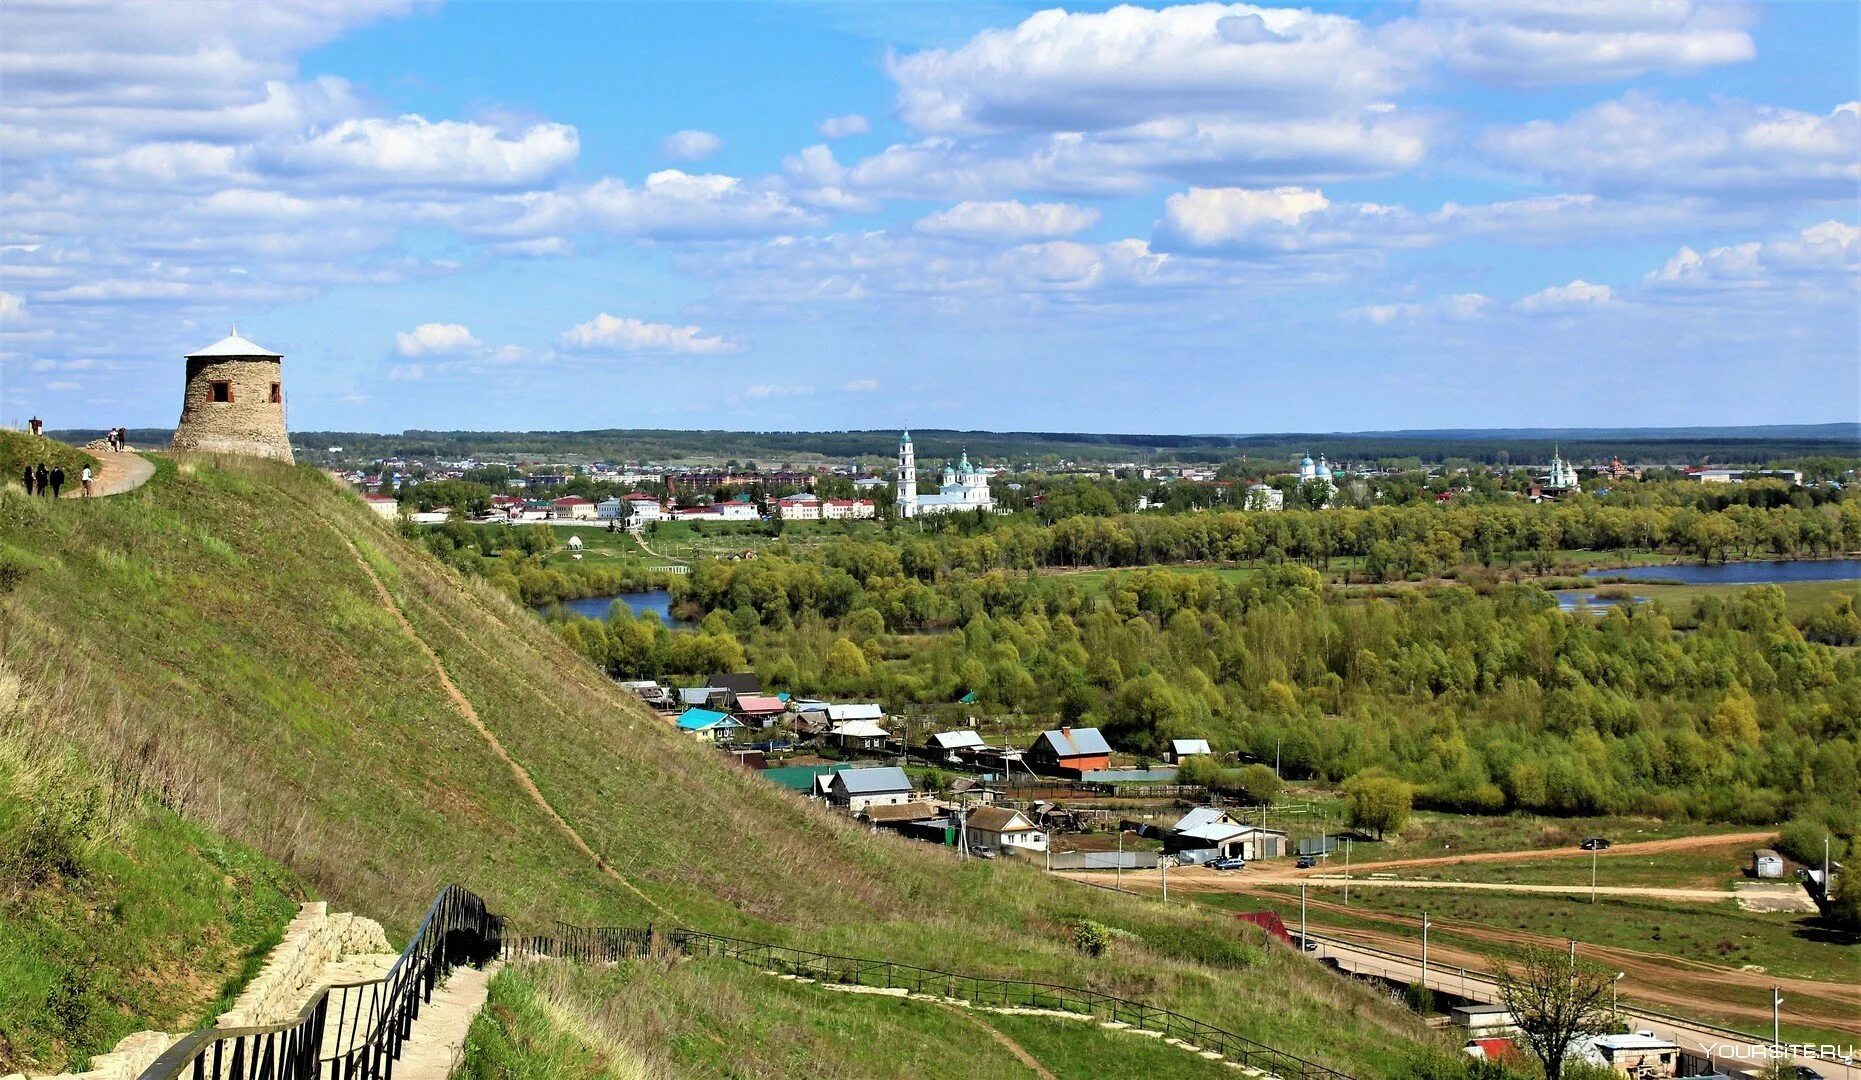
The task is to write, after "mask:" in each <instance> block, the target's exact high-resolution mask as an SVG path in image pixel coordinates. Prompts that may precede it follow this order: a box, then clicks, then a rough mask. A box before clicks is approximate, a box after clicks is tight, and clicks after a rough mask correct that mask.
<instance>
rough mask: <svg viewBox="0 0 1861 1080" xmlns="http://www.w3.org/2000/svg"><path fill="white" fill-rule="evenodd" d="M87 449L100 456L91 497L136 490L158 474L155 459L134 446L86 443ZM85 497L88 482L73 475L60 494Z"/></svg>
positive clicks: (67, 497)
mask: <svg viewBox="0 0 1861 1080" xmlns="http://www.w3.org/2000/svg"><path fill="white" fill-rule="evenodd" d="M84 450H85V452H87V453H89V454H90V455H91V456H92V457H94V458H96V459H97V469H96V471H95V472H93V473H92V474H91V482H90V486H91V497H92V498H98V499H101V498H104V497H106V496H110V495H121V494H123V493H124V492H127V491H134V490H136V489H137V488H139V487H141V486H142V485H144V484H146V483H148V482H149V477H151V476H154V475H155V463H154V462H152V461H150V460H149V459H148V458H145V457H143V456H142V455H141V454H138V453H136V452H135V451H134V450H124V451H122V452H120V453H119V452H116V451H113V450H111V449H110V448H109V447H108V446H107V445H98V444H96V443H92V444H91V445H89V446H86V447H84ZM83 497H84V485H83V484H82V483H80V482H78V480H77V478H76V477H72V478H71V480H70V481H68V482H67V483H66V484H65V490H64V492H63V493H62V494H61V495H60V498H65V499H81V498H83Z"/></svg>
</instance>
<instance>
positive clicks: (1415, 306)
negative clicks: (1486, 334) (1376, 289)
mask: <svg viewBox="0 0 1861 1080" xmlns="http://www.w3.org/2000/svg"><path fill="white" fill-rule="evenodd" d="M1491 304H1492V301H1491V300H1490V299H1489V298H1487V297H1485V296H1482V295H1480V294H1479V293H1456V294H1454V295H1452V296H1443V297H1438V298H1436V299H1434V300H1431V301H1428V302H1426V303H1400V304H1370V305H1368V306H1366V307H1360V308H1355V309H1353V310H1351V311H1349V312H1346V314H1347V315H1348V316H1350V317H1351V318H1354V319H1361V320H1363V321H1365V322H1369V323H1374V324H1375V325H1377V326H1387V325H1389V324H1391V323H1397V322H1424V321H1435V320H1446V321H1449V322H1466V321H1467V320H1469V319H1477V318H1479V317H1480V316H1481V315H1484V314H1485V313H1486V311H1487V309H1488V308H1489V307H1490V306H1491Z"/></svg>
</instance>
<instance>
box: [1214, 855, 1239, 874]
mask: <svg viewBox="0 0 1861 1080" xmlns="http://www.w3.org/2000/svg"><path fill="white" fill-rule="evenodd" d="M1246 865H1247V860H1246V859H1243V858H1241V857H1240V856H1238V855H1230V856H1228V857H1227V858H1225V859H1216V860H1214V861H1213V862H1211V863H1209V864H1208V868H1209V869H1210V870H1239V869H1241V868H1242V867H1245V866H1246Z"/></svg>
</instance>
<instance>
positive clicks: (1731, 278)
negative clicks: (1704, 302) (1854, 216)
mask: <svg viewBox="0 0 1861 1080" xmlns="http://www.w3.org/2000/svg"><path fill="white" fill-rule="evenodd" d="M1858 274H1861V228H1858V227H1856V226H1854V225H1848V224H1845V223H1843V222H1839V221H1825V222H1823V223H1822V224H1820V225H1812V226H1810V227H1809V228H1807V229H1803V230H1802V231H1801V232H1799V233H1796V234H1795V235H1792V236H1787V237H1783V238H1780V239H1776V240H1768V241H1757V240H1752V241H1747V242H1745V243H1742V244H1729V245H1725V246H1721V247H1714V248H1708V249H1707V250H1705V251H1704V252H1700V251H1696V250H1694V249H1693V248H1691V247H1682V248H1681V249H1680V250H1679V251H1678V252H1676V253H1675V254H1674V256H1673V258H1671V259H1668V260H1667V263H1666V264H1665V265H1664V266H1662V267H1661V268H1660V269H1659V270H1655V271H1652V272H1650V273H1649V274H1648V275H1647V276H1646V277H1645V278H1644V279H1643V282H1644V284H1645V285H1647V286H1648V287H1650V288H1651V289H1653V290H1656V291H1669V292H1678V291H1688V292H1699V291H1723V290H1774V289H1787V288H1796V287H1799V286H1810V287H1817V288H1820V287H1821V286H1823V285H1825V284H1829V285H1835V286H1837V287H1838V291H1839V292H1841V293H1852V292H1853V291H1854V290H1855V288H1856V285H1857V275H1858Z"/></svg>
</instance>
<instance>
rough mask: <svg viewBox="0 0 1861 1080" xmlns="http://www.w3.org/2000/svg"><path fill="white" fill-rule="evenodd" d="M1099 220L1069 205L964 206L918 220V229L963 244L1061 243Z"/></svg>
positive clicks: (1096, 213) (1094, 214) (1093, 212)
mask: <svg viewBox="0 0 1861 1080" xmlns="http://www.w3.org/2000/svg"><path fill="white" fill-rule="evenodd" d="M1099 216H1100V215H1099V211H1097V210H1093V209H1089V208H1087V207H1083V206H1074V205H1072V204H1070V203H1035V204H1033V205H1029V204H1027V203H1022V202H1014V201H1008V202H964V203H958V204H956V205H955V206H952V207H950V208H949V209H947V210H938V211H936V212H935V213H932V214H927V215H925V216H924V217H922V218H919V219H918V222H917V225H916V228H917V231H919V232H921V233H930V234H931V235H933V236H952V237H957V238H959V239H964V240H995V241H1024V240H1059V239H1063V238H1065V237H1068V236H1071V235H1073V234H1074V233H1077V232H1082V231H1084V230H1086V229H1089V228H1091V227H1092V226H1094V225H1096V224H1098V220H1099Z"/></svg>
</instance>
